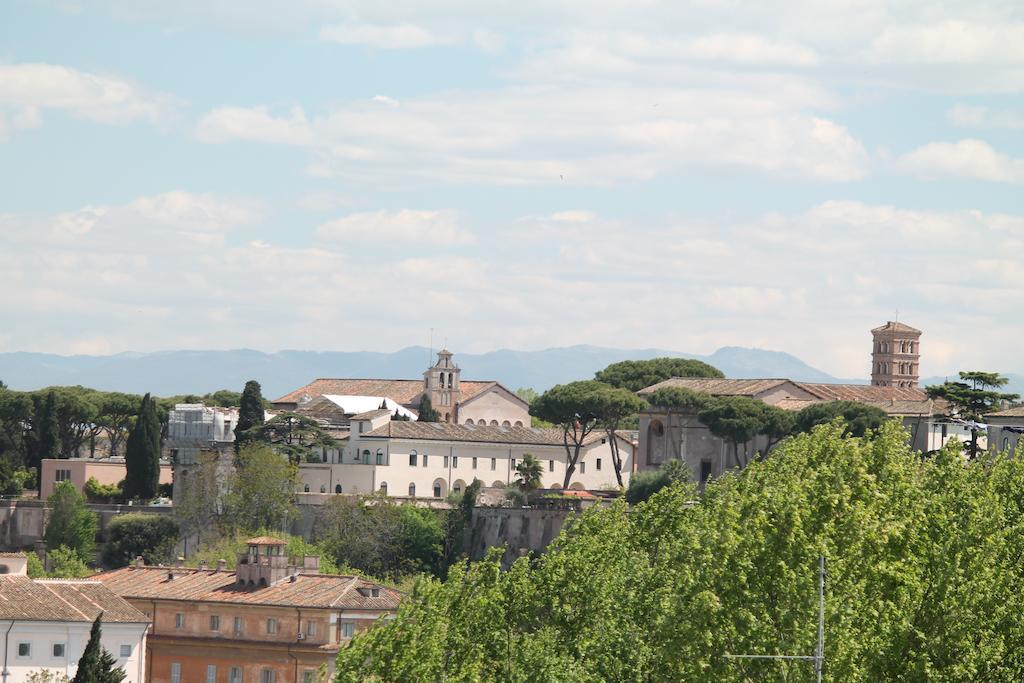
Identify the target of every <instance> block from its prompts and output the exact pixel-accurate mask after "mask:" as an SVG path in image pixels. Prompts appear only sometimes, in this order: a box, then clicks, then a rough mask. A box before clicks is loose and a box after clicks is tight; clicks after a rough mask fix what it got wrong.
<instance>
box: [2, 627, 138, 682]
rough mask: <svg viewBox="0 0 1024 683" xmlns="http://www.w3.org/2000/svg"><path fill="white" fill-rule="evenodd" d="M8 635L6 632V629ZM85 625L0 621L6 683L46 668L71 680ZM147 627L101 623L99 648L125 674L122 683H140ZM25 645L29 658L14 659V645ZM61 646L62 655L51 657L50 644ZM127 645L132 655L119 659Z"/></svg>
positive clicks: (83, 642) (84, 640)
mask: <svg viewBox="0 0 1024 683" xmlns="http://www.w3.org/2000/svg"><path fill="white" fill-rule="evenodd" d="M9 627H10V632H9V633H8V628H9ZM91 627H92V624H91V623H87V622H63V621H61V622H47V621H15V622H13V626H12V622H11V621H10V620H0V657H3V656H4V654H5V653H4V651H3V650H4V644H5V641H6V645H7V647H8V648H9V651H8V652H7V653H6V655H7V670H8V672H9V675H8V676H7V678H6V679H3V680H6V682H7V683H24V681H25V680H27V678H28V676H29V675H30V674H31V673H33V672H34V671H38V670H39V669H49V670H50V671H53V672H55V673H64V674H67V675H68V677H73V676H74V675H75V672H76V671H77V670H78V660H79V659H80V658H81V656H82V653H83V652H84V651H85V646H86V645H87V644H88V642H89V629H90V628H91ZM147 628H148V624H119V623H109V624H103V635H102V638H101V642H102V643H103V647H104V648H106V649H107V650H108V651H110V654H112V655H113V656H114V658H115V659H116V660H117V664H118V666H120V667H122V668H123V669H124V671H125V678H124V680H125V683H143V682H144V681H145V672H146V644H145V634H146V629H147ZM20 643H28V644H29V646H30V655H29V656H27V657H19V656H18V645H19V644H20ZM55 643H63V644H64V656H63V657H59V658H57V657H53V645H54V644H55ZM122 645H130V646H131V648H132V654H131V656H129V657H121V656H120V655H121V646H122Z"/></svg>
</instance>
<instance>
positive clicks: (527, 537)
mask: <svg viewBox="0 0 1024 683" xmlns="http://www.w3.org/2000/svg"><path fill="white" fill-rule="evenodd" d="M578 510H579V506H577V505H572V504H569V505H560V506H552V507H549V508H482V507H478V508H474V509H473V519H472V520H471V521H470V524H469V528H468V529H467V530H466V536H465V548H466V552H467V553H468V555H469V558H470V559H472V560H479V559H481V558H483V557H484V555H486V554H487V550H488V549H490V548H494V547H499V546H505V552H504V554H503V555H502V558H501V564H502V567H504V568H506V569H507V568H508V567H509V566H511V565H512V563H513V562H515V560H516V559H517V558H519V557H522V556H523V555H527V554H529V553H541V552H543V551H544V549H545V548H547V546H548V544H549V543H551V541H553V540H554V539H555V538H556V537H557V536H558V534H559V532H560V531H561V530H562V527H563V526H565V524H566V523H569V522H571V518H572V516H573V515H575V514H576V513H577V512H578Z"/></svg>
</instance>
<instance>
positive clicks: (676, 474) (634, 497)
mask: <svg viewBox="0 0 1024 683" xmlns="http://www.w3.org/2000/svg"><path fill="white" fill-rule="evenodd" d="M691 480H692V476H691V474H690V468H688V467H687V466H686V465H684V464H683V463H682V462H681V461H679V460H669V461H668V462H667V463H665V464H664V465H662V466H661V467H659V468H658V469H656V470H646V471H643V472H637V473H636V474H634V475H633V476H632V477H631V478H630V480H629V488H627V489H626V494H625V498H626V502H627V503H629V504H630V505H639V504H640V503H643V502H645V501H646V500H647V499H648V498H650V497H651V496H653V495H654V494H655V493H657V492H658V491H660V490H662V489H663V488H665V487H666V486H671V485H672V484H676V483H679V482H689V481H691Z"/></svg>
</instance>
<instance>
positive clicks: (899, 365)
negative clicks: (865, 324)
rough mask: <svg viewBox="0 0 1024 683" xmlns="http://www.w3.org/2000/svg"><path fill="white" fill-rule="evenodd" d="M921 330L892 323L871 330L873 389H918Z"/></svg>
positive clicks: (899, 323)
mask: <svg viewBox="0 0 1024 683" xmlns="http://www.w3.org/2000/svg"><path fill="white" fill-rule="evenodd" d="M920 340H921V330H918V329H915V328H913V327H911V326H910V325H905V324H903V323H901V322H894V321H892V320H890V321H889V322H887V323H885V324H884V325H882V326H881V327H876V328H875V329H873V330H871V343H872V347H871V386H875V387H909V388H913V389H916V388H917V380H918V376H919V373H920V359H921V341H920Z"/></svg>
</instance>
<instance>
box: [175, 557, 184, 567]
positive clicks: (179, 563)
mask: <svg viewBox="0 0 1024 683" xmlns="http://www.w3.org/2000/svg"><path fill="white" fill-rule="evenodd" d="M174 566H175V567H179V568H180V567H184V566H185V558H184V557H182V556H181V555H178V559H177V560H175V561H174Z"/></svg>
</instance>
